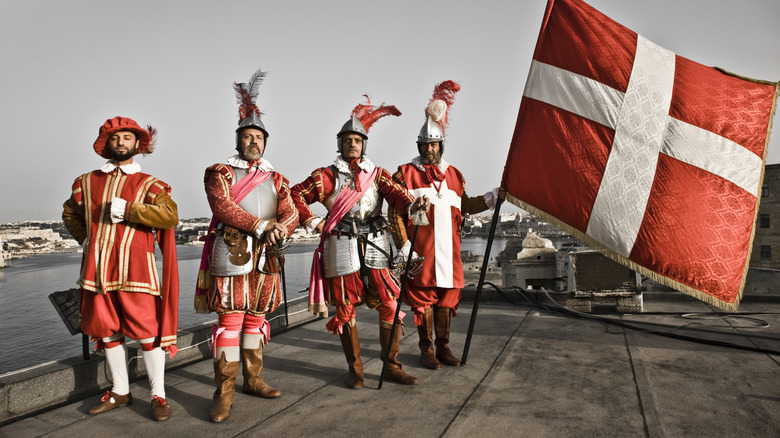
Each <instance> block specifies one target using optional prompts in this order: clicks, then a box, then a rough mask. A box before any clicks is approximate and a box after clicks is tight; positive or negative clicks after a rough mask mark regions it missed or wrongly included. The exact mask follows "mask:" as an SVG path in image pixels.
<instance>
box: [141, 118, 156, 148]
mask: <svg viewBox="0 0 780 438" xmlns="http://www.w3.org/2000/svg"><path fill="white" fill-rule="evenodd" d="M146 130H147V131H148V132H149V144H147V145H146V147H145V148H143V150H142V151H141V153H142V154H144V155H147V154H151V153H152V152H154V146H155V144H156V143H157V129H156V128H154V127H152V125H146Z"/></svg>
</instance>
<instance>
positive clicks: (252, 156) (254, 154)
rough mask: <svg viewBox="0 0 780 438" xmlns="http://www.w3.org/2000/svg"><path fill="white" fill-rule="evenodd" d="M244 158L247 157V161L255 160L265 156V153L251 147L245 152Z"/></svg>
mask: <svg viewBox="0 0 780 438" xmlns="http://www.w3.org/2000/svg"><path fill="white" fill-rule="evenodd" d="M244 158H246V160H247V161H255V160H259V159H260V158H263V154H261V153H260V152H258V151H257V149H254V148H251V149H249V150H247V151H246V152H244Z"/></svg>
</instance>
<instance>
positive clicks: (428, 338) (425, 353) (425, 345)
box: [417, 307, 441, 370]
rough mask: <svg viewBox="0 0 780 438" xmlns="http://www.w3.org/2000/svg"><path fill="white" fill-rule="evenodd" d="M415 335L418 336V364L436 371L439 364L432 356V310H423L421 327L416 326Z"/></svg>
mask: <svg viewBox="0 0 780 438" xmlns="http://www.w3.org/2000/svg"><path fill="white" fill-rule="evenodd" d="M417 334H418V335H420V343H419V345H420V362H422V364H423V366H425V368H428V369H431V370H437V369H439V368H441V363H439V360H438V359H436V356H435V355H434V354H433V309H431V308H430V307H426V308H425V313H424V315H423V323H422V325H418V326H417Z"/></svg>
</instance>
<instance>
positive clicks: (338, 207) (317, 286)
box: [309, 167, 379, 317]
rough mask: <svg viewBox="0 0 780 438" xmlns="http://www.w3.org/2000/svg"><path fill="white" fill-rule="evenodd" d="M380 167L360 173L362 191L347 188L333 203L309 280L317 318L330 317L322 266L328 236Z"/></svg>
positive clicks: (311, 303)
mask: <svg viewBox="0 0 780 438" xmlns="http://www.w3.org/2000/svg"><path fill="white" fill-rule="evenodd" d="M378 169H379V168H378V167H374V170H373V171H372V172H367V171H362V172H360V173H358V175H357V178H358V182H359V186H360V188H361V190H360V191H357V190H355V189H353V188H351V187H349V186H345V187H344V188H342V189H341V192H339V195H338V197H336V200H335V201H334V203H333V208H331V210H330V212H329V213H328V217H327V219H326V220H325V226H324V227H323V229H322V235H321V236H320V245H319V246H318V247H317V249H316V250H314V257H313V259H312V263H311V277H310V280H309V311H310V312H312V313H314V314H315V315H317V316H322V317H326V316H328V306H327V305H326V304H325V282H324V278H325V277H324V275H323V270H324V269H323V266H322V247H323V245H324V243H325V239H326V238H327V236H328V234H330V232H331V231H333V229H334V228H335V227H336V225H337V224H338V223H339V222H341V219H342V218H344V215H346V214H347V212H348V211H349V210H350V209H351V208H352V207H353V206H354V205H355V204H356V203H357V202H358V200H360V198H362V197H363V195H364V194H365V193H366V192H367V191H368V188H369V187H370V186H371V181H373V180H374V178H376V175H377V173H378Z"/></svg>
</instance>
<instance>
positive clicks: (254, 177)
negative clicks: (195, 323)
mask: <svg viewBox="0 0 780 438" xmlns="http://www.w3.org/2000/svg"><path fill="white" fill-rule="evenodd" d="M230 169H231V171H232V169H233V168H232V167H231V168H230ZM272 174H273V172H259V171H256V172H253V173H250V174H247V175H246V176H245V177H243V178H241V179H240V180H238V181H237V182H236V183H235V185H233V200H234V201H235V202H236V204H237V203H239V202H241V200H242V199H244V198H245V197H246V195H248V194H250V193H252V190H254V189H255V188H256V187H257V186H259V185H260V184H262V183H263V182H265V180H267V179H268V178H269V177H270V176H271V175H272ZM233 176H234V177H235V172H234V173H233ZM217 225H219V220H217V218H216V217H214V216H212V217H211V223H210V224H209V229H208V231H207V232H206V236H205V242H206V243H205V245H203V254H202V255H201V257H200V272H199V275H198V277H199V280H200V277H202V276H206V275H209V274H208V272H209V257H210V256H211V249H212V248H213V247H214V235H213V234H212V233H211V231H212V230H214V228H216V227H217ZM205 286H206V285H205V284H201V281H198V282H197V283H196V285H195V311H196V312H198V313H208V309H203V308H201V307H200V306H199V305H198V302H199V300H198V297H205V296H206V293H207V292H208V288H207V287H205ZM200 301H202V302H205V300H203V299H201V300H200Z"/></svg>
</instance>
